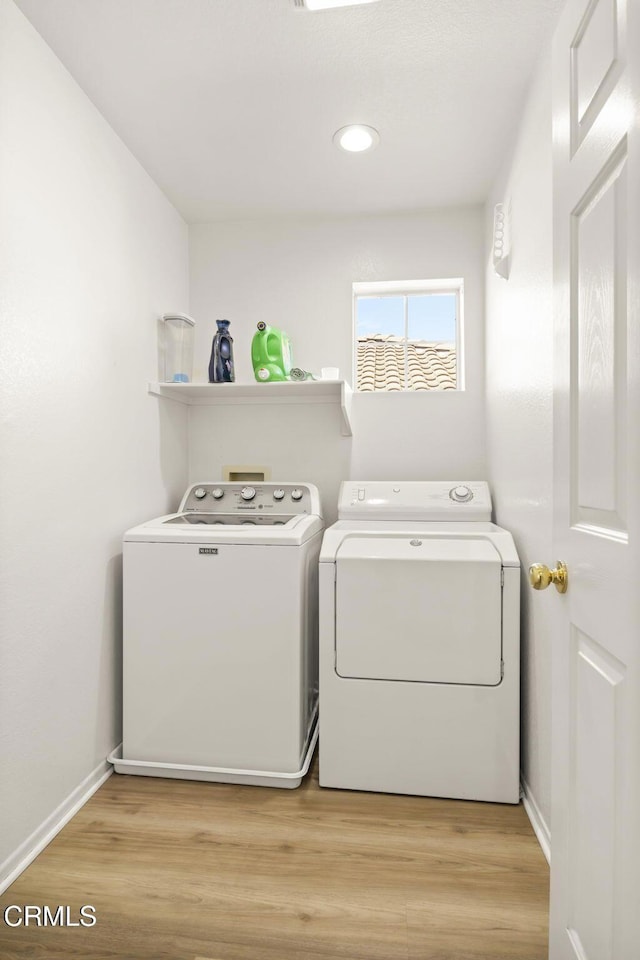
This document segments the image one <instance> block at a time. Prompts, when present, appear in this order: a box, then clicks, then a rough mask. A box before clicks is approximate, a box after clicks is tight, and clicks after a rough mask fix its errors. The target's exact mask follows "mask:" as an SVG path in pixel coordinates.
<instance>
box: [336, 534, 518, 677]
mask: <svg viewBox="0 0 640 960" xmlns="http://www.w3.org/2000/svg"><path fill="white" fill-rule="evenodd" d="M501 571H502V563H501V558H500V555H499V553H498V551H497V550H496V548H495V547H494V546H493V544H492V543H491V542H490V541H489V540H481V539H468V540H465V539H453V540H452V539H438V538H433V537H431V538H424V539H422V538H420V537H410V538H409V537H377V538H376V537H350V538H349V539H347V540H345V541H344V542H343V543H342V545H341V546H340V548H339V550H338V554H337V562H336V672H337V673H338V674H339V675H340V676H342V677H353V678H360V679H368V680H404V681H413V682H422V683H449V684H465V685H468V684H472V685H478V686H495V685H497V684H499V683H500V681H501V678H502V585H501Z"/></svg>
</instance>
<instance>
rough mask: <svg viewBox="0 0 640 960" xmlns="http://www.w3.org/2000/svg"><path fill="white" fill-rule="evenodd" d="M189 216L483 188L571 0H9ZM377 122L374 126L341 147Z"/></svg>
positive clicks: (415, 202) (292, 210) (382, 204)
mask: <svg viewBox="0 0 640 960" xmlns="http://www.w3.org/2000/svg"><path fill="white" fill-rule="evenodd" d="M16 2H17V4H18V6H19V7H20V8H21V9H22V10H23V11H24V13H25V14H26V15H27V16H28V17H29V19H30V20H31V21H32V23H33V24H34V25H35V26H36V28H37V29H38V31H39V32H40V33H41V34H42V36H43V37H44V39H45V40H46V41H47V43H48V44H49V45H50V46H51V47H52V48H53V50H54V51H55V52H56V54H57V55H58V56H59V57H60V59H61V60H62V61H63V63H64V64H65V65H66V66H67V68H68V69H69V70H70V72H71V73H72V74H73V76H74V77H75V78H76V80H77V81H78V83H79V84H80V86H81V87H82V88H83V89H84V90H85V91H86V92H87V94H88V95H89V97H90V98H91V100H92V101H93V102H94V103H95V104H96V106H97V107H98V109H99V110H100V111H101V112H102V113H103V114H104V116H105V117H106V118H107V120H108V121H109V123H110V124H111V125H112V126H113V128H114V129H115V130H116V132H117V133H118V134H119V135H120V136H121V137H122V139H123V140H124V142H125V143H126V144H127V145H128V147H129V148H130V149H131V150H132V151H133V153H134V154H135V155H136V156H137V157H138V159H139V160H140V162H141V163H142V164H143V166H144V167H145V168H146V169H147V170H148V172H149V173H150V174H151V176H152V177H153V178H154V179H155V180H156V182H157V183H158V184H159V185H160V187H161V188H162V189H163V190H164V192H165V193H166V194H167V196H168V197H169V198H170V200H171V201H172V202H173V203H174V204H175V206H176V207H177V208H178V209H179V210H180V211H181V213H182V214H183V216H184V217H185V218H186V219H187V220H188V221H208V220H221V219H237V218H254V217H266V216H295V215H307V214H330V215H335V214H351V213H380V212H390V211H405V210H413V209H420V208H425V207H433V206H437V207H442V206H449V205H454V204H464V203H475V202H481V201H483V200H484V198H485V196H486V194H487V192H488V189H489V186H490V184H491V180H492V178H493V176H494V175H495V173H496V172H497V169H498V167H499V165H500V162H501V157H502V154H503V152H504V150H505V149H507V148H508V146H509V143H510V140H511V136H512V130H513V128H514V126H515V124H516V123H517V118H518V112H519V110H520V108H521V106H522V101H523V96H524V92H525V89H526V85H527V82H528V79H529V77H530V74H531V71H532V69H533V66H534V64H535V60H536V58H537V56H538V55H539V53H540V50H541V48H542V45H543V43H544V41H545V39H547V38H548V36H549V34H550V31H551V29H552V25H553V23H554V22H555V19H556V17H557V14H558V12H559V9H560V7H561V5H562V2H563V0H381V2H380V3H373V4H365V5H363V6H359V7H350V8H342V9H334V10H328V11H324V12H315V13H311V12H309V11H304V10H297V9H296V8H295V6H294V2H293V0H16ZM356 122H360V123H366V124H370V125H371V126H374V127H376V128H377V129H378V130H379V132H380V144H379V146H378V147H377V148H376V149H375V150H374V151H372V152H370V153H366V154H359V155H356V154H353V155H349V154H344V153H342V152H340V151H339V150H338V149H337V148H336V147H335V146H334V145H333V143H332V139H331V138H332V135H333V133H334V132H335V131H336V130H337V129H338V128H339V127H342V126H344V125H345V124H347V123H356Z"/></svg>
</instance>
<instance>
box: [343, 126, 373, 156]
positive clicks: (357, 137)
mask: <svg viewBox="0 0 640 960" xmlns="http://www.w3.org/2000/svg"><path fill="white" fill-rule="evenodd" d="M333 142H334V143H335V145H336V146H337V147H340V148H341V149H342V150H347V151H348V153H364V151H365V150H371V148H372V147H375V146H376V144H378V143H379V142H380V134H379V133H378V131H377V130H374V128H373V127H367V126H365V125H364V124H362V123H352V124H350V125H349V126H348V127H341V128H340V129H339V130H336V132H335V133H334V135H333Z"/></svg>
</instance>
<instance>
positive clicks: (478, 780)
mask: <svg viewBox="0 0 640 960" xmlns="http://www.w3.org/2000/svg"><path fill="white" fill-rule="evenodd" d="M338 517H339V519H338V522H337V523H335V524H334V525H333V526H331V527H329V528H328V529H327V530H326V532H325V536H324V540H323V544H322V550H321V553H320V785H321V786H323V787H342V788H347V789H352V790H374V791H383V792H389V793H407V794H417V795H421V796H435V797H453V798H462V799H469V800H491V801H499V802H504V803H517V802H518V800H519V737H520V729H519V709H520V708H519V693H520V623H519V621H520V612H519V611H520V564H519V560H518V556H517V553H516V549H515V545H514V542H513V538H512V537H511V535H510V534H509V533H508V532H507V531H506V530H503V529H501V528H500V527H498V526H496V525H495V524H493V523H491V522H490V521H491V497H490V494H489V489H488V486H487V484H486V483H484V482H464V483H462V482H458V481H451V482H425V483H422V482H395V483H390V482H389V483H388V482H381V481H375V482H364V481H362V482H357V481H347V482H345V483H343V484H342V487H341V491H340V502H339V511H338Z"/></svg>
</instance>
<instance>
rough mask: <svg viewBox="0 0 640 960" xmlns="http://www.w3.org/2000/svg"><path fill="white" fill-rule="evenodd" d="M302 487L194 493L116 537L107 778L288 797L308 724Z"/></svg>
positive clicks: (200, 487)
mask: <svg viewBox="0 0 640 960" xmlns="http://www.w3.org/2000/svg"><path fill="white" fill-rule="evenodd" d="M323 529H324V525H323V522H322V518H321V510H320V499H319V495H318V490H317V488H316V487H314V486H313V485H312V484H308V483H260V484H256V485H254V486H249V485H245V486H243V485H242V484H239V483H219V482H214V483H196V484H192V486H190V487H189V489H188V490H187V492H186V493H185V495H184V497H183V500H182V503H181V504H180V509H179V511H178V513H176V514H171V515H169V516H165V517H159V518H158V519H156V520H151V521H149V522H148V523H143V524H141V525H140V526H137V527H134V528H133V529H132V530H129V531H127V533H126V534H125V535H124V545H123V555H124V636H123V746H122V756H115V755H113V756H112V757H110V759H111V760H112V762H113V763H114V765H115V768H116V771H117V772H118V773H130V774H138V775H144V776H159V777H178V778H185V779H191V780H213V781H222V782H227V783H253V784H262V785H267V786H278V787H296V786H298V785H299V783H300V781H301V779H302V777H303V776H304V774H305V773H306V771H307V769H308V766H309V762H310V760H311V756H312V754H313V748H314V745H315V740H316V738H317V731H316V726H317V724H316V715H317V680H318V659H317V657H318V654H317V624H318V554H319V551H320V543H321V540H322V531H323Z"/></svg>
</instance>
